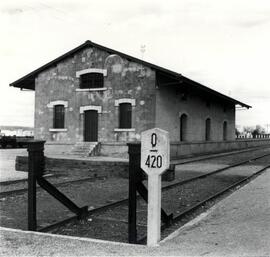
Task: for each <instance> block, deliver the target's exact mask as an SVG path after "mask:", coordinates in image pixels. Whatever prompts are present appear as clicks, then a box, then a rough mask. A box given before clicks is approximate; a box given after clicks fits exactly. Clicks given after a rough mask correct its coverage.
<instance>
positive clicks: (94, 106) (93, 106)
mask: <svg viewBox="0 0 270 257" xmlns="http://www.w3.org/2000/svg"><path fill="white" fill-rule="evenodd" d="M89 110H94V111H97V112H98V113H101V106H96V105H87V106H81V107H80V113H84V112H85V111H89Z"/></svg>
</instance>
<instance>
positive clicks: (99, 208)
mask: <svg viewBox="0 0 270 257" xmlns="http://www.w3.org/2000/svg"><path fill="white" fill-rule="evenodd" d="M268 155H270V153H268V154H264V155H261V156H257V157H254V158H251V159H249V160H245V161H242V162H238V163H234V164H232V165H229V166H227V167H224V168H221V169H218V170H215V171H212V172H209V173H206V174H203V175H200V176H197V177H193V178H190V179H186V180H183V181H180V182H177V183H174V184H172V185H168V186H164V187H162V191H167V190H169V189H171V188H174V187H177V186H180V185H184V184H187V183H190V182H192V181H195V180H197V179H202V178H204V177H207V176H211V175H214V174H216V173H218V172H222V171H224V170H228V169H230V168H233V167H236V166H240V165H243V164H245V163H248V162H251V161H254V160H257V159H260V158H263V157H265V156H268ZM140 198H141V197H140V196H139V195H138V196H137V199H140ZM127 202H128V198H125V199H122V200H119V201H116V202H113V203H110V204H107V205H103V206H101V207H97V208H94V209H91V210H88V212H87V214H86V215H87V216H90V215H91V214H94V213H98V212H102V211H106V210H108V209H111V208H112V207H117V206H120V205H122V204H124V203H127ZM77 219H78V217H77V216H73V217H70V218H68V219H65V220H62V221H60V222H56V223H53V224H52V225H49V226H47V227H44V228H41V229H39V230H38V231H40V232H47V231H49V230H52V229H54V228H57V227H59V226H61V225H64V224H67V223H69V222H71V221H74V220H77Z"/></svg>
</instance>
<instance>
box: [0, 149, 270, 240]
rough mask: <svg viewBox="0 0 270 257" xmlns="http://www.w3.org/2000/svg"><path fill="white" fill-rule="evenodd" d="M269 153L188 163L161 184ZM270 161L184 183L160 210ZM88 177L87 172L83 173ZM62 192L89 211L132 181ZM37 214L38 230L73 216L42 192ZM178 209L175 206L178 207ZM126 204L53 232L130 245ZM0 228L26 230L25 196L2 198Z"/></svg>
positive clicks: (187, 202) (141, 230) (181, 205)
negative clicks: (87, 207) (172, 177)
mask: <svg viewBox="0 0 270 257" xmlns="http://www.w3.org/2000/svg"><path fill="white" fill-rule="evenodd" d="M264 153H270V149H269V148H268V149H262V150H258V151H255V152H248V153H243V154H238V155H237V157H235V156H231V158H229V156H225V157H220V158H215V159H210V160H207V161H200V162H196V163H190V164H185V165H179V166H177V169H176V180H175V181H172V182H163V185H169V184H173V183H175V182H176V181H181V180H184V179H187V178H190V177H194V176H197V175H199V174H202V173H204V172H209V171H212V170H215V169H217V168H222V167H225V166H227V165H229V164H231V163H234V162H239V161H241V160H246V159H247V158H250V157H255V156H259V155H261V154H264ZM266 163H268V164H269V163H270V157H265V158H263V159H261V160H258V161H256V162H253V163H250V164H248V165H245V166H241V167H239V168H234V169H233V170H228V171H226V172H223V173H220V174H217V175H215V176H213V177H211V179H210V178H208V179H204V180H200V181H197V182H193V183H191V184H188V185H184V186H182V187H179V188H177V189H173V190H172V191H171V190H170V191H168V192H164V193H163V194H162V206H163V208H164V209H165V211H166V212H167V213H168V214H169V213H170V212H173V213H174V215H177V214H178V213H179V212H181V211H182V210H184V209H186V208H188V207H189V206H191V205H192V204H194V203H195V202H198V201H200V200H201V199H203V198H204V197H207V196H208V195H209V194H211V193H213V192H216V191H217V190H220V189H221V188H224V187H226V186H227V185H229V184H231V183H233V182H235V181H237V180H239V179H241V178H243V177H244V176H247V175H250V174H251V173H252V172H254V171H255V170H258V169H259V168H260V167H261V166H262V165H265V164H266ZM84 175H87V174H84ZM81 176H83V174H80V173H78V174H68V173H67V174H61V176H59V177H52V178H50V179H48V180H51V181H52V183H56V182H60V181H63V180H65V179H66V180H68V179H74V178H76V177H77V178H80V177H81ZM19 187H22V188H23V187H25V182H24V183H21V184H16V186H14V185H6V187H5V188H4V189H3V187H2V186H1V190H8V189H10V188H19ZM59 189H60V191H62V192H63V193H64V194H66V195H67V196H68V197H69V198H70V199H71V200H73V201H74V202H75V203H76V204H77V205H78V206H80V207H81V206H84V205H88V206H90V207H91V208H96V207H99V206H103V205H105V204H108V203H111V202H114V201H118V200H121V199H124V198H127V197H128V180H127V179H121V178H103V179H96V180H95V181H85V182H80V183H72V184H66V185H62V186H59ZM37 199H38V201H37V211H38V225H39V228H41V227H44V226H47V225H50V224H52V223H54V222H57V221H61V220H63V219H66V218H68V217H71V216H73V215H74V214H72V213H71V212H70V211H69V210H67V209H66V208H65V207H64V206H63V205H62V204H60V203H59V202H58V201H57V200H55V199H54V198H53V197H51V196H50V195H48V194H47V193H46V192H44V191H43V190H39V191H38V193H37ZM176 207H177V208H176ZM146 210H147V206H146V203H145V202H144V201H142V200H140V201H138V223H139V224H140V225H141V226H139V227H138V234H139V236H142V235H144V234H145V232H146V227H145V225H146ZM127 213H128V208H127V205H124V206H119V207H117V208H114V209H112V210H109V211H106V212H104V213H101V214H96V215H92V216H90V217H89V218H88V220H85V221H76V222H72V223H70V224H67V225H66V226H63V227H61V228H59V229H58V230H54V231H52V232H53V233H61V234H67V235H77V236H85V237H92V238H100V239H106V240H113V241H121V242H126V240H127ZM0 225H1V226H4V227H10V228H20V229H26V228H27V194H26V193H23V194H20V195H13V196H8V197H5V198H1V199H0Z"/></svg>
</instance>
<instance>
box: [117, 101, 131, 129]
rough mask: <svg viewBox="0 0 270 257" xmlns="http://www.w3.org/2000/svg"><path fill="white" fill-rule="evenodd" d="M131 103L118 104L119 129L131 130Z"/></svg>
mask: <svg viewBox="0 0 270 257" xmlns="http://www.w3.org/2000/svg"><path fill="white" fill-rule="evenodd" d="M131 123H132V106H131V103H120V104H119V128H131V126H132V124H131Z"/></svg>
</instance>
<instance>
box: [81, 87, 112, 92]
mask: <svg viewBox="0 0 270 257" xmlns="http://www.w3.org/2000/svg"><path fill="white" fill-rule="evenodd" d="M107 89H108V88H107V87H96V88H76V92H91V91H105V90H107Z"/></svg>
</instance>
